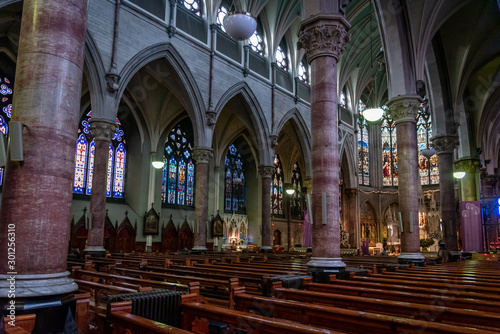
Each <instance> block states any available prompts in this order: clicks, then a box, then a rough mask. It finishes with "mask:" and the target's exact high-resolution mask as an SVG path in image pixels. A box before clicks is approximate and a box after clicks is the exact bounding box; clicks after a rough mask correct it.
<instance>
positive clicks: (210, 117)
mask: <svg viewBox="0 0 500 334" xmlns="http://www.w3.org/2000/svg"><path fill="white" fill-rule="evenodd" d="M205 117H206V118H207V125H208V126H214V125H215V123H216V121H217V113H216V112H215V111H214V108H213V106H212V105H211V106H210V107H208V111H207V112H206V113H205Z"/></svg>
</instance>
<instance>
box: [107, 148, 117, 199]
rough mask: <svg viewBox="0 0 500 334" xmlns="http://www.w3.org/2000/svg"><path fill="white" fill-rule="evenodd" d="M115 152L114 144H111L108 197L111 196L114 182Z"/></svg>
mask: <svg viewBox="0 0 500 334" xmlns="http://www.w3.org/2000/svg"><path fill="white" fill-rule="evenodd" d="M114 157H115V150H114V148H113V144H111V143H110V144H109V154H108V173H107V178H106V197H110V196H111V186H112V185H111V181H112V180H113V178H112V175H113V165H114Z"/></svg>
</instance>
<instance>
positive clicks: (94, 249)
mask: <svg viewBox="0 0 500 334" xmlns="http://www.w3.org/2000/svg"><path fill="white" fill-rule="evenodd" d="M83 252H84V253H85V254H88V255H90V256H93V257H106V250H105V249H104V247H102V246H87V248H85V250H84V251H83Z"/></svg>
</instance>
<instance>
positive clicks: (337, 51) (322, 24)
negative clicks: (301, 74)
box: [297, 15, 351, 63]
mask: <svg viewBox="0 0 500 334" xmlns="http://www.w3.org/2000/svg"><path fill="white" fill-rule="evenodd" d="M349 27H350V25H349V23H348V22H347V20H346V19H345V18H343V17H342V16H333V15H331V16H314V17H312V18H311V19H309V20H305V21H303V22H302V23H301V25H300V28H299V34H298V36H299V41H298V42H297V48H298V49H302V48H303V49H305V50H306V54H307V60H308V62H309V63H311V61H312V60H313V59H314V58H317V57H323V56H327V57H334V58H336V59H337V60H338V59H339V57H340V55H341V54H342V52H344V50H345V47H346V45H347V43H348V42H349V40H350V39H351V34H350V33H348V32H347V29H349Z"/></svg>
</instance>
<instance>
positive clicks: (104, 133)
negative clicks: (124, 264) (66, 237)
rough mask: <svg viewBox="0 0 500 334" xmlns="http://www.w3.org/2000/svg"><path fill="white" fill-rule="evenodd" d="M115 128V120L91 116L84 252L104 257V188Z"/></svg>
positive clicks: (105, 186)
mask: <svg viewBox="0 0 500 334" xmlns="http://www.w3.org/2000/svg"><path fill="white" fill-rule="evenodd" d="M115 130H116V123H115V121H111V120H107V119H102V118H91V119H90V131H91V132H92V135H93V136H94V143H95V152H94V169H93V172H92V193H91V195H90V222H91V226H92V228H91V229H90V231H89V234H88V237H87V246H86V247H85V253H86V254H90V255H93V256H100V257H104V256H105V255H106V250H105V249H104V221H105V219H106V188H107V180H108V161H109V143H110V142H111V138H112V136H113V132H114V131H115Z"/></svg>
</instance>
